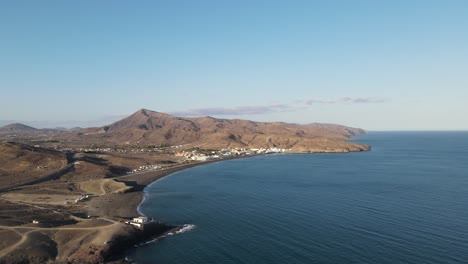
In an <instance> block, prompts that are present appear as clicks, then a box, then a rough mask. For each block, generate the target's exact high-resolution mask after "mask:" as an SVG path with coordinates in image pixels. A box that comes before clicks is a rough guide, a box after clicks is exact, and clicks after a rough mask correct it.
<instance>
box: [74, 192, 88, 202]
mask: <svg viewBox="0 0 468 264" xmlns="http://www.w3.org/2000/svg"><path fill="white" fill-rule="evenodd" d="M89 197H91V194H82V195H81V196H80V198H77V199H75V202H76V203H77V202H81V201H84V200H86V199H88V198H89Z"/></svg>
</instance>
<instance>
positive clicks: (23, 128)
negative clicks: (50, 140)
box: [0, 123, 39, 133]
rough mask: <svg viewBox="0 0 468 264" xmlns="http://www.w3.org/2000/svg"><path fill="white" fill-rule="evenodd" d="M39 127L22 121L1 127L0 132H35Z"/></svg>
mask: <svg viewBox="0 0 468 264" xmlns="http://www.w3.org/2000/svg"><path fill="white" fill-rule="evenodd" d="M38 130H39V129H37V128H34V127H30V126H27V125H23V124H20V123H13V124H9V125H6V126H3V127H0V133H16V132H35V131H38Z"/></svg>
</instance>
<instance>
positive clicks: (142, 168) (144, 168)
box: [127, 164, 161, 174]
mask: <svg viewBox="0 0 468 264" xmlns="http://www.w3.org/2000/svg"><path fill="white" fill-rule="evenodd" d="M157 169H161V165H157V164H155V165H143V166H140V167H138V169H133V170H131V171H129V172H127V174H133V173H137V172H144V171H152V170H157Z"/></svg>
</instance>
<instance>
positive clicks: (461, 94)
mask: <svg viewBox="0 0 468 264" xmlns="http://www.w3.org/2000/svg"><path fill="white" fill-rule="evenodd" d="M467 14H468V2H467V1H461V0H460V1H457V0H453V1H420V0H415V1H385V2H383V1H378V2H377V1H364V0H362V1H283V2H281V1H138V2H127V1H112V2H109V1H3V2H2V3H0V34H1V35H0V36H1V41H0V57H1V58H2V59H1V60H0V87H1V93H0V94H1V99H2V100H1V104H0V125H4V124H7V123H11V122H21V123H25V124H28V125H34V126H36V127H55V126H68V127H72V126H96V125H104V124H108V123H110V122H113V121H116V120H117V119H119V118H122V117H123V116H125V115H129V114H131V113H133V112H135V111H137V110H138V109H140V108H147V109H150V110H154V111H159V112H165V113H170V114H175V115H182V116H207V115H209V116H214V117H221V118H242V119H251V120H254V121H284V122H294V123H312V122H323V123H337V124H342V125H347V126H354V127H361V128H364V129H367V130H468V123H467V122H466V121H465V119H466V117H465V115H466V113H468V104H467V103H466V102H467V99H468V75H467V74H466V70H467V69H468V31H467V28H468V16H467Z"/></svg>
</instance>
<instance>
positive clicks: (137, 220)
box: [125, 216, 149, 228]
mask: <svg viewBox="0 0 468 264" xmlns="http://www.w3.org/2000/svg"><path fill="white" fill-rule="evenodd" d="M148 222H149V220H148V217H146V216H139V217H134V218H133V219H132V220H131V221H125V223H126V224H127V225H133V226H136V227H138V228H142V227H144V226H145V224H147V223H148Z"/></svg>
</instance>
